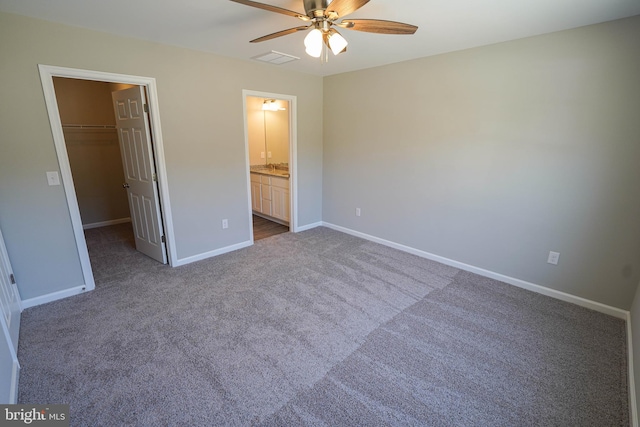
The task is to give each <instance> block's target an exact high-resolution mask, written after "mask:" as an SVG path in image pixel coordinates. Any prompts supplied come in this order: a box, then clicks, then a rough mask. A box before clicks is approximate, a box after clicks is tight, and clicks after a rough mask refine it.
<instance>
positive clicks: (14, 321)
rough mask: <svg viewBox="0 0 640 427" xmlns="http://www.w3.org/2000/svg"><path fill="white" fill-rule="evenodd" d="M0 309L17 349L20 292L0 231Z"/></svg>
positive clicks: (12, 342) (14, 346)
mask: <svg viewBox="0 0 640 427" xmlns="http://www.w3.org/2000/svg"><path fill="white" fill-rule="evenodd" d="M0 310H1V311H2V317H3V318H4V321H5V325H6V327H7V328H8V332H9V338H10V339H11V344H12V345H13V348H14V349H15V350H16V353H17V351H18V330H19V329H20V312H21V311H22V308H21V302H20V294H19V293H18V287H17V285H16V281H15V278H14V276H13V270H12V269H11V264H10V263H9V254H8V253H7V248H6V247H5V245H4V239H3V237H2V231H0Z"/></svg>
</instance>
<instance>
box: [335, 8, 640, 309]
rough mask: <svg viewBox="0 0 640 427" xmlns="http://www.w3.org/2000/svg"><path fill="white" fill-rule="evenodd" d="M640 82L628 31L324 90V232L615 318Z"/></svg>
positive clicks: (631, 205)
mask: <svg viewBox="0 0 640 427" xmlns="http://www.w3.org/2000/svg"><path fill="white" fill-rule="evenodd" d="M639 76H640V17H634V18H629V19H624V20H619V21H613V22H609V23H604V24H600V25H593V26H589V27H583V28H578V29H575V30H569V31H563V32H558V33H554V34H548V35H543V36H538V37H531V38H527V39H522V40H517V41H513V42H508V43H501V44H496V45H492V46H486V47H480V48H476V49H471V50H466V51H461V52H455V53H451V54H446V55H439V56H434V57H429V58H423V59H418V60H414V61H409V62H404V63H399V64H395V65H389V66H385V67H379V68H373V69H369V70H363V71H359V72H353V73H346V74H341V75H336V76H331V77H328V78H326V79H325V80H324V99H325V100H327V102H326V103H325V105H324V159H323V163H324V169H323V192H324V193H323V194H324V195H323V220H324V221H327V222H330V223H334V224H337V225H340V226H344V227H347V228H350V229H353V230H356V231H360V232H363V233H367V234H370V235H373V236H377V237H380V238H383V239H387V240H390V241H393V242H396V243H400V244H403V245H407V246H410V247H413V248H416V249H419V250H422V251H425V252H428V253H432V254H435V255H439V256H441V257H445V258H448V259H451V260H454V261H458V262H462V263H466V264H469V265H472V266H476V267H480V268H483V269H486V270H490V271H493V272H496V273H501V274H503V275H506V276H510V277H513V278H516V279H520V280H524V281H528V282H532V283H534V284H539V285H542V286H546V287H549V288H552V289H556V290H559V291H563V292H567V293H570V294H573V295H577V296H580V297H584V298H588V299H591V300H594V301H598V302H601V303H604V304H609V305H612V306H615V307H619V308H623V309H628V308H629V307H630V306H631V301H632V299H633V295H634V292H635V289H636V286H637V284H638V281H640V244H639V243H638V242H640V220H639V219H640V191H639V189H638V184H639V183H640V120H639V112H640V80H639V79H640V77H639ZM329 100H330V101H329ZM356 207H360V208H361V209H362V216H361V217H356V216H355V215H354V210H355V208H356ZM549 251H558V252H560V262H559V265H557V266H553V265H550V264H547V262H546V261H547V255H548V253H549Z"/></svg>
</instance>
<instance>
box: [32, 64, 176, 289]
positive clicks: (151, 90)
mask: <svg viewBox="0 0 640 427" xmlns="http://www.w3.org/2000/svg"><path fill="white" fill-rule="evenodd" d="M38 68H39V70H40V80H41V82H42V90H43V91H44V100H45V104H46V107H47V112H48V114H49V123H50V124H51V133H52V134H53V143H54V145H55V149H56V155H57V157H58V164H59V167H60V175H61V178H62V185H63V187H64V192H65V195H66V199H67V205H68V207H69V214H70V215H71V225H72V227H73V234H74V237H75V241H76V245H77V248H78V255H79V256H80V265H81V268H82V274H83V277H84V286H83V287H82V289H81V291H80V292H82V291H84V290H93V289H95V281H94V278H93V272H92V270H91V263H90V261H89V251H88V250H87V242H86V240H85V237H84V230H83V228H82V219H81V218H80V208H79V206H78V199H77V197H76V191H75V187H74V185H73V177H72V175H71V166H70V164H69V155H68V154H67V146H66V144H65V140H64V133H63V132H62V123H61V121H60V112H59V111H58V103H57V100H56V92H55V89H54V86H53V78H54V77H67V78H72V79H80V80H97V81H102V82H109V83H126V84H132V85H137V86H144V87H145V88H146V89H147V91H146V92H147V96H148V98H149V99H147V102H148V103H149V116H150V119H151V133H152V144H153V148H154V154H155V161H156V173H157V174H158V189H159V195H160V204H161V210H162V220H163V223H164V224H163V225H164V233H165V236H166V245H167V255H168V260H169V265H171V266H173V265H174V264H176V262H177V258H176V253H175V250H174V248H175V236H174V232H173V218H172V216H171V204H170V201H169V185H168V180H167V168H166V165H165V158H164V148H163V143H162V129H161V127H160V109H159V106H158V92H157V89H156V80H155V79H154V78H153V77H141V76H131V75H126V74H115V73H107V72H102V71H92V70H81V69H77V68H65V67H57V66H52V65H43V64H38Z"/></svg>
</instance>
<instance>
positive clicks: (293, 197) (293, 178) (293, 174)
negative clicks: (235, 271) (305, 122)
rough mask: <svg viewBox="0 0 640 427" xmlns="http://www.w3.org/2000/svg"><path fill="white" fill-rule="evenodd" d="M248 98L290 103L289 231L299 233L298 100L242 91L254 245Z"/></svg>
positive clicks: (251, 227)
mask: <svg viewBox="0 0 640 427" xmlns="http://www.w3.org/2000/svg"><path fill="white" fill-rule="evenodd" d="M247 96H253V97H256V98H271V99H279V100H282V101H288V102H289V186H290V189H289V218H291V221H289V230H290V231H291V232H294V233H297V232H299V231H301V230H300V229H299V228H298V98H297V97H296V96H295V95H283V94H279V93H271V92H260V91H255V90H249V89H243V90H242V117H243V119H244V157H245V163H246V176H247V192H248V196H249V199H248V201H249V239H250V241H251V244H253V219H252V215H253V209H252V206H251V168H250V167H249V166H250V163H251V161H250V159H249V129H248V123H247Z"/></svg>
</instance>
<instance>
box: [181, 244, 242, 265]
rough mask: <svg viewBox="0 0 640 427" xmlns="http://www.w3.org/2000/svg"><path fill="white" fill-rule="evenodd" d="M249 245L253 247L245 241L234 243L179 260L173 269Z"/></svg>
mask: <svg viewBox="0 0 640 427" xmlns="http://www.w3.org/2000/svg"><path fill="white" fill-rule="evenodd" d="M251 245H253V242H252V241H249V240H247V241H246V242H241V243H236V244H235V245H231V246H226V247H224V248H220V249H216V250H213V251H209V252H204V253H201V254H198V255H193V256H190V257H186V258H180V259H179V260H177V261H176V263H175V265H173V267H180V266H181V265H186V264H191V263H192V262H196V261H202V260H203V259H207V258H211V257H214V256H218V255H222V254H226V253H227V252H233V251H237V250H238V249H242V248H246V247H248V246H251Z"/></svg>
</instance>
